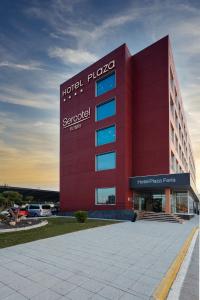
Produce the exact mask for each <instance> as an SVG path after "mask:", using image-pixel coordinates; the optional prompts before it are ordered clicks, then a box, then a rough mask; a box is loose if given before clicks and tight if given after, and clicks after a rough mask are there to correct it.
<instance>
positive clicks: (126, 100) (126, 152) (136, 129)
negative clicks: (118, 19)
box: [60, 36, 197, 218]
mask: <svg viewBox="0 0 200 300" xmlns="http://www.w3.org/2000/svg"><path fill="white" fill-rule="evenodd" d="M60 108H61V109H60V120H61V125H60V200H61V209H62V211H64V212H72V211H75V210H80V209H81V210H87V211H90V214H91V215H93V216H113V217H122V215H123V216H124V217H125V218H126V216H128V215H129V212H130V211H132V208H133V207H134V209H136V210H148V211H149V210H150V211H157V212H161V211H163V212H174V213H193V211H194V208H195V202H194V201H197V196H196V192H195V166H194V159H193V155H192V150H191V144H190V140H189V134H188V129H187V124H186V119H185V115H184V110H183V104H182V100H181V95H180V91H179V86H178V82H177V77H176V72H175V66H174V62H173V57H172V51H171V47H170V42H169V37H168V36H167V37H164V38H163V39H161V40H159V41H157V42H156V43H154V44H153V45H151V46H149V47H147V48H145V49H144V50H142V51H140V52H139V53H137V54H135V55H133V56H132V55H131V54H130V52H129V50H128V48H127V46H126V45H125V44H123V45H122V46H120V47H119V48H117V49H115V50H114V51H112V52H111V53H109V54H108V55H106V56H104V57H103V58H101V59H100V60H99V61H97V62H96V63H94V64H93V65H91V66H89V67H88V68H86V69H85V70H83V71H82V72H80V73H79V74H77V75H76V76H74V77H72V78H71V79H69V80H67V81H66V82H64V83H63V84H62V85H61V89H60Z"/></svg>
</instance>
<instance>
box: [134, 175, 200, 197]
mask: <svg viewBox="0 0 200 300" xmlns="http://www.w3.org/2000/svg"><path fill="white" fill-rule="evenodd" d="M129 180H130V183H129V184H130V188H131V189H133V190H135V191H137V190H138V191H139V190H156V189H158V190H162V189H165V188H170V189H172V190H175V191H181V190H182V191H183V190H185V191H190V192H191V193H192V195H193V197H194V200H195V201H199V199H198V196H197V192H196V191H195V187H194V186H193V182H192V179H191V176H190V173H178V174H159V175H149V176H135V177H130V179H129Z"/></svg>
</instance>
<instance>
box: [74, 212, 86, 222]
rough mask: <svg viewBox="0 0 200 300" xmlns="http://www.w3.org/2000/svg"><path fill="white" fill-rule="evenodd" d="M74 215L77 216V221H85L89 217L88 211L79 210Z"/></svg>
mask: <svg viewBox="0 0 200 300" xmlns="http://www.w3.org/2000/svg"><path fill="white" fill-rule="evenodd" d="M74 217H75V218H76V220H77V222H79V223H85V221H86V220H87V217H88V213H87V211H82V210H79V211H76V212H75V213H74Z"/></svg>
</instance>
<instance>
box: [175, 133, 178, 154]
mask: <svg viewBox="0 0 200 300" xmlns="http://www.w3.org/2000/svg"><path fill="white" fill-rule="evenodd" d="M175 140H176V152H177V153H178V138H177V136H176V135H175Z"/></svg>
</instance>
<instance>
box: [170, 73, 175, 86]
mask: <svg viewBox="0 0 200 300" xmlns="http://www.w3.org/2000/svg"><path fill="white" fill-rule="evenodd" d="M170 86H171V89H172V91H173V90H174V77H173V74H172V70H171V69H170Z"/></svg>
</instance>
